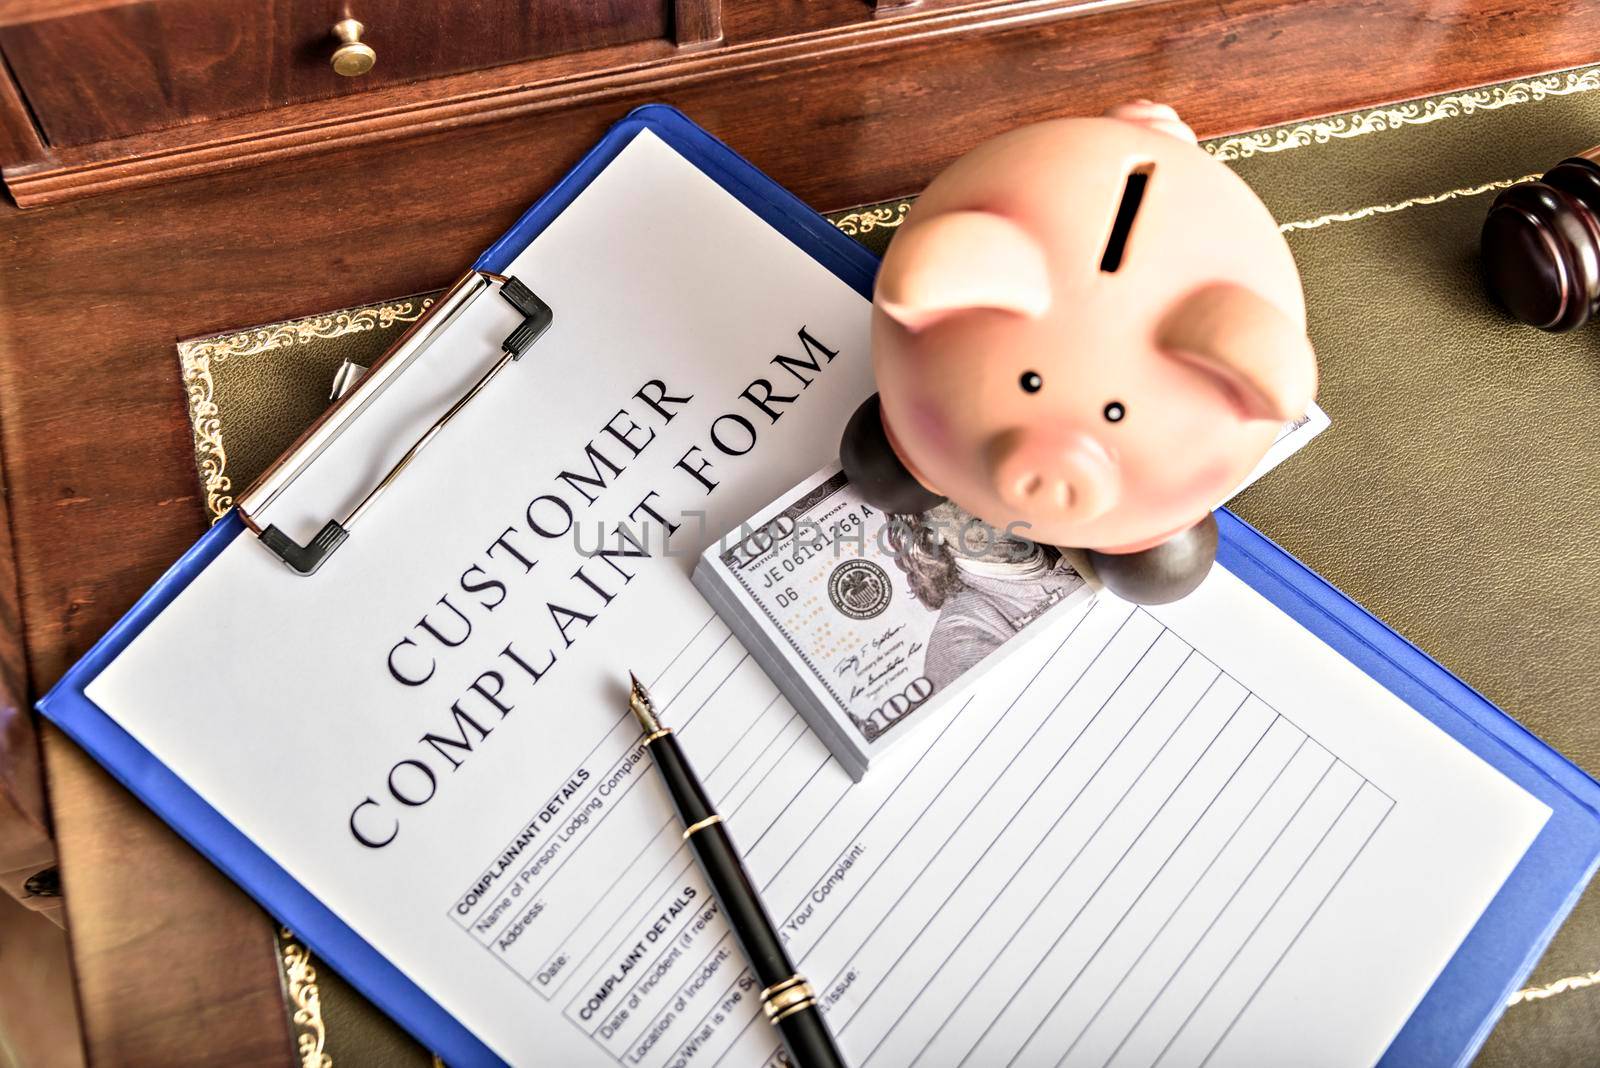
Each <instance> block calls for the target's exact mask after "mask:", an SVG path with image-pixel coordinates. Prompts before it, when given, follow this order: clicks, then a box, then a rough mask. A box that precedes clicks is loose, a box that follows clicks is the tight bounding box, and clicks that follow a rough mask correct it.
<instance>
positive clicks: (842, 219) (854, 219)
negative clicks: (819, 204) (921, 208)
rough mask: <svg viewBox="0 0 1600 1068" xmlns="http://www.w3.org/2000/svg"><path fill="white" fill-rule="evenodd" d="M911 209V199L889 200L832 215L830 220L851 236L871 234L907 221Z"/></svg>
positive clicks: (842, 231)
mask: <svg viewBox="0 0 1600 1068" xmlns="http://www.w3.org/2000/svg"><path fill="white" fill-rule="evenodd" d="M910 210H911V201H909V200H902V201H899V202H898V203H896V202H894V201H888V202H886V203H883V204H874V205H872V206H871V207H867V208H862V209H860V210H859V211H852V212H849V213H848V214H845V215H840V216H837V217H832V216H830V217H829V219H828V221H829V222H831V223H833V225H834V226H836V227H838V228H839V231H840V232H841V233H844V234H848V235H849V236H851V237H858V236H860V235H861V234H870V233H872V231H874V230H892V229H894V228H895V227H896V226H899V225H900V224H901V223H903V222H905V221H906V212H908V211H910Z"/></svg>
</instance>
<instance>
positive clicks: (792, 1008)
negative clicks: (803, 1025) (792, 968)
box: [762, 979, 817, 1023]
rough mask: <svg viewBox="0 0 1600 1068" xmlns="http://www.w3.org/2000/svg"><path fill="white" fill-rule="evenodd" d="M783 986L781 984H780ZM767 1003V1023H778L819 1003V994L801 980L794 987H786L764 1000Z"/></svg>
mask: <svg viewBox="0 0 1600 1068" xmlns="http://www.w3.org/2000/svg"><path fill="white" fill-rule="evenodd" d="M780 985H781V984H780ZM762 1000H763V1001H765V1002H766V1010H767V1021H768V1022H769V1023H777V1022H778V1021H779V1020H782V1019H784V1018H785V1017H787V1016H793V1015H794V1014H795V1013H797V1012H799V1011H800V1010H801V1009H808V1008H810V1007H811V1006H813V1005H815V1004H816V1003H817V992H816V991H815V990H813V989H811V984H810V983H808V982H806V981H805V980H804V979H801V980H800V981H799V982H798V983H795V984H794V985H793V986H788V987H785V988H784V989H783V990H780V991H778V992H777V993H776V994H774V995H772V996H771V997H770V998H763V999H762Z"/></svg>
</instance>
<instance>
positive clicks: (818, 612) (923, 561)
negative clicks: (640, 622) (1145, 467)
mask: <svg viewBox="0 0 1600 1068" xmlns="http://www.w3.org/2000/svg"><path fill="white" fill-rule="evenodd" d="M1327 426H1328V417H1327V415H1326V414H1324V413H1323V411H1322V409H1320V408H1318V407H1317V406H1316V405H1312V407H1311V409H1310V411H1309V412H1308V413H1307V414H1306V415H1305V416H1304V417H1302V418H1300V419H1297V420H1295V421H1294V422H1292V423H1289V424H1287V425H1286V426H1285V427H1284V428H1283V430H1282V432H1281V433H1280V434H1279V436H1278V439H1277V440H1276V441H1275V442H1274V443H1273V446H1272V449H1271V450H1270V451H1269V452H1268V454H1267V456H1266V457H1265V458H1264V459H1263V460H1262V462H1261V464H1260V465H1259V466H1258V467H1257V468H1256V470H1255V471H1254V472H1253V473H1252V474H1251V476H1250V477H1249V478H1248V479H1247V480H1246V481H1245V483H1244V486H1248V485H1249V484H1250V483H1251V482H1253V481H1255V480H1256V479H1257V478H1259V477H1260V476H1261V475H1263V474H1265V473H1266V472H1267V471H1269V470H1271V469H1272V468H1273V467H1275V466H1276V465H1277V464H1278V463H1280V462H1282V461H1283V460H1284V459H1286V458H1287V457H1288V456H1290V455H1291V454H1293V453H1294V452H1296V451H1298V450H1299V449H1300V448H1301V447H1302V446H1303V445H1305V444H1306V443H1307V442H1308V441H1310V440H1311V439H1312V438H1313V437H1315V436H1316V435H1317V434H1319V433H1320V432H1321V431H1322V430H1324V429H1325V428H1326V427H1327ZM1244 486H1240V487H1239V488H1240V489H1243V488H1244ZM1235 492H1237V491H1235ZM1024 534H1025V531H1021V530H998V529H996V528H994V527H991V526H989V525H987V524H985V523H983V522H981V521H979V520H978V519H975V518H974V517H972V516H971V515H968V514H967V513H965V512H963V511H961V510H960V509H958V508H956V507H955V506H954V505H951V504H943V505H940V506H939V507H937V508H935V509H933V510H932V511H930V512H926V513H924V514H922V515H919V516H908V515H890V514H886V513H884V512H882V511H880V510H879V509H877V508H875V507H873V506H872V505H869V504H867V503H866V502H865V501H863V500H862V499H861V498H860V497H859V496H858V495H857V494H856V493H855V492H854V490H853V489H852V488H851V486H850V481H849V479H847V478H846V477H845V475H844V472H843V471H842V470H840V468H839V466H838V465H837V464H833V465H830V466H828V467H826V468H824V469H823V470H821V471H819V472H817V473H816V474H815V475H812V476H811V477H810V478H808V479H806V480H805V481H803V482H801V483H800V484H799V485H798V486H795V487H794V488H793V489H792V490H790V491H789V492H788V493H786V494H784V495H783V496H782V497H781V498H780V499H779V500H777V501H774V502H773V503H772V504H771V505H769V506H767V507H766V508H765V509H763V510H762V511H760V512H759V513H757V514H756V515H755V516H753V517H752V518H751V519H749V520H747V521H746V522H745V523H744V524H742V525H741V526H740V528H739V529H738V530H735V531H733V532H731V533H729V534H727V535H725V536H724V537H723V538H722V539H721V540H719V541H718V542H717V543H715V544H713V545H712V546H711V548H709V549H707V550H706V551H705V553H704V555H702V556H701V558H700V561H699V563H698V564H697V565H696V567H695V569H694V584H695V586H696V587H697V588H698V589H699V590H700V592H701V594H703V595H704V596H705V598H706V600H707V601H709V602H710V604H711V607H712V608H713V609H715V610H716V612H717V614H718V615H719V616H721V617H722V620H723V622H725V623H726V624H727V625H728V627H729V629H731V630H732V631H733V633H734V634H735V635H736V636H737V637H738V638H739V640H740V641H742V642H743V643H744V646H745V648H746V649H748V650H750V653H751V655H752V656H754V657H755V658H756V662H757V663H759V664H760V665H761V667H762V668H763V669H764V670H765V671H766V673H767V676H768V677H769V678H771V679H772V681H773V683H774V684H775V685H776V686H777V687H778V689H779V690H781V691H782V692H783V695H784V696H785V697H786V698H788V700H789V703H790V704H792V705H794V707H795V708H796V709H797V710H799V712H800V714H801V715H803V716H804V717H805V718H806V722H807V723H809V724H810V725H811V729H812V730H814V731H816V732H817V734H818V735H819V736H820V737H821V738H822V740H823V741H824V742H825V743H826V744H827V746H828V748H829V749H830V750H831V751H832V752H833V755H834V757H835V758H837V759H838V761H839V763H840V764H841V765H842V766H843V767H844V769H845V770H846V771H848V772H849V773H850V775H851V777H852V778H854V779H856V780H857V781H859V780H860V779H861V777H862V776H863V775H865V774H866V771H867V768H868V767H869V766H870V765H871V763H872V761H873V760H874V759H876V758H878V757H881V756H882V755H883V752H884V750H885V749H886V748H887V747H889V746H891V745H894V744H896V743H897V742H899V741H900V740H901V739H903V738H904V737H906V736H907V735H908V734H910V733H911V732H912V731H914V730H916V729H917V727H918V724H919V723H926V722H930V721H933V720H936V719H938V718H939V717H938V715H937V710H938V709H940V708H944V707H948V706H949V705H950V704H952V703H955V702H959V701H962V700H964V699H965V698H966V697H967V696H968V695H970V694H971V692H972V688H973V686H974V685H975V684H976V683H977V682H978V681H979V680H980V679H982V678H983V676H984V675H985V674H987V673H988V672H990V671H992V670H993V669H994V668H995V667H996V666H997V665H998V664H999V663H1001V662H1002V661H1003V660H1004V659H1005V657H1006V655H1007V654H1009V653H1012V652H1015V651H1016V650H1017V649H1018V648H1020V647H1021V646H1022V645H1023V644H1024V642H1026V640H1027V638H1028V636H1029V635H1030V634H1037V633H1039V632H1041V631H1043V630H1045V629H1046V627H1047V625H1048V624H1049V623H1050V622H1051V621H1052V620H1055V619H1060V618H1061V617H1063V616H1066V615H1070V614H1072V613H1074V612H1086V611H1088V606H1089V603H1090V601H1091V600H1092V598H1093V596H1094V591H1093V590H1092V589H1091V588H1090V586H1089V585H1088V584H1087V583H1086V582H1085V581H1084V579H1083V577H1082V576H1081V575H1079V574H1078V572H1077V571H1076V570H1074V568H1073V567H1072V565H1071V563H1070V562H1069V561H1068V560H1067V559H1066V558H1064V557H1063V556H1062V555H1061V553H1060V552H1059V551H1058V550H1056V549H1054V548H1051V547H1049V546H1044V545H1038V544H1036V543H1034V542H1032V541H1029V540H1028V539H1027V538H1026V537H1025V536H1023V535H1024Z"/></svg>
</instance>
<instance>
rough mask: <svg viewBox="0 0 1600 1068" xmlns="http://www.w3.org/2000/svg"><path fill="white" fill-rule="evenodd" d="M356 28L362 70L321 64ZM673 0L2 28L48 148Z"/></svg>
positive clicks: (183, 4) (222, 2)
mask: <svg viewBox="0 0 1600 1068" xmlns="http://www.w3.org/2000/svg"><path fill="white" fill-rule="evenodd" d="M346 17H354V18H355V19H357V20H359V21H360V22H361V23H362V26H363V30H362V33H361V38H360V39H361V42H362V43H363V44H365V45H367V46H369V47H370V48H371V49H372V50H373V51H374V52H375V53H376V63H375V64H374V65H373V66H372V68H371V70H369V71H368V72H367V73H365V74H362V75H359V76H356V77H343V76H341V75H339V74H337V73H335V72H334V70H333V69H332V63H331V60H332V57H333V52H334V50H335V48H337V47H338V46H339V43H340V42H339V40H338V38H336V37H335V36H334V32H333V27H334V24H335V23H337V22H339V21H340V20H341V19H343V18H346ZM671 31H672V2H671V0H429V2H427V3H417V2H415V0H351V2H348V3H340V2H338V0H143V2H138V3H127V4H122V5H119V6H114V7H105V8H100V9H98V10H92V11H87V12H83V13H80V14H74V15H68V16H64V17H62V18H56V19H45V20H41V21H37V22H31V23H25V24H21V25H14V26H7V27H4V28H3V29H0V51H3V52H4V56H5V60H6V62H7V63H8V64H9V65H10V67H11V70H12V72H13V73H14V75H15V76H16V80H17V83H18V85H19V86H20V87H21V89H22V92H23V94H24V95H25V96H26V97H27V102H28V106H29V107H30V108H31V109H32V111H33V114H34V117H35V118H36V120H37V121H38V123H39V125H40V127H41V128H42V129H43V131H44V134H45V137H46V138H47V139H48V141H49V142H50V144H52V145H55V146H66V145H83V144H89V143H92V142H95V141H102V140H106V139H109V138H115V137H123V136H126V135H129V134H136V133H144V132H147V131H150V130H159V129H163V128H166V127H170V126H177V125H181V124H184V123H190V122H198V121H201V120H205V119H212V118H218V117H222V116H226V115H239V114H243V113H246V112H252V111H262V110H265V109H267V108H273V107H280V106H283V105H285V104H294V103H299V102H303V101H309V100H321V99H326V98H328V97H334V96H343V95H346V94H350V93H359V92H361V91H363V90H365V89H371V88H376V87H378V86H392V85H396V84H401V83H406V82H414V81H420V80H422V79H425V78H433V77H437V76H440V75H444V74H453V73H457V72H460V71H466V70H476V69H480V68H484V67H494V66H499V65H500V64H504V63H514V62H518V61H521V60H527V59H535V58H538V57H541V56H549V55H555V54H558V53H561V52H574V51H581V50H585V49H590V48H601V47H605V46H608V45H617V44H626V43H629V42H634V41H643V40H650V39H657V38H664V37H668V36H670V34H671Z"/></svg>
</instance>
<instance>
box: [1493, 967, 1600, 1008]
mask: <svg viewBox="0 0 1600 1068" xmlns="http://www.w3.org/2000/svg"><path fill="white" fill-rule="evenodd" d="M1589 986H1600V971H1593V972H1589V973H1588V974H1587V975H1569V976H1567V977H1566V978H1565V979H1557V980H1556V981H1555V982H1553V983H1546V984H1545V985H1544V986H1530V987H1526V988H1524V989H1522V990H1519V991H1517V992H1516V993H1515V994H1512V995H1511V998H1510V1000H1508V1001H1507V1002H1506V1005H1507V1006H1511V1005H1519V1004H1521V1003H1523V1002H1525V1001H1543V1000H1544V999H1545V998H1553V997H1555V996H1556V995H1557V994H1565V993H1566V992H1567V991H1569V990H1582V989H1583V988H1584V987H1589Z"/></svg>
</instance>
